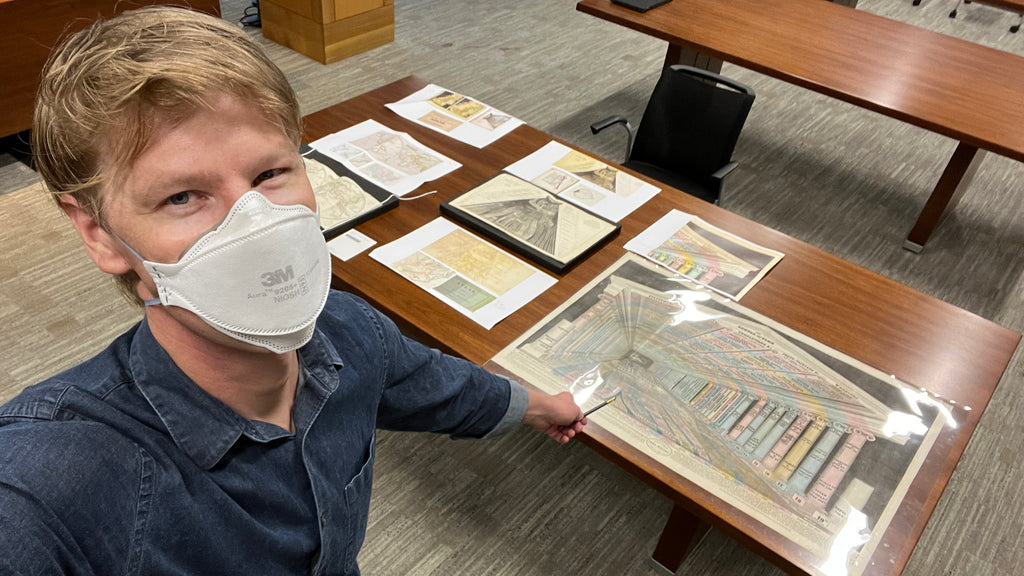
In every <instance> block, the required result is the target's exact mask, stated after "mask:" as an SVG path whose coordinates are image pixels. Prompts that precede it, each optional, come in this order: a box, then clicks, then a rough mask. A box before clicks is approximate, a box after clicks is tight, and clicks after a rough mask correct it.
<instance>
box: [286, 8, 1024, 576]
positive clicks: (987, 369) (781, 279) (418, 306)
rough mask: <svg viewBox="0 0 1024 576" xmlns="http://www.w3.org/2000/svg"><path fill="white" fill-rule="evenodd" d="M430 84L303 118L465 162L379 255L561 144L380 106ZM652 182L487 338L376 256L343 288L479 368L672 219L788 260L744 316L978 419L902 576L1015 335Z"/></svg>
mask: <svg viewBox="0 0 1024 576" xmlns="http://www.w3.org/2000/svg"><path fill="white" fill-rule="evenodd" d="M823 4H824V3H823ZM425 85H426V82H424V81H423V80H421V79H418V78H415V77H409V78H405V79H402V80H399V81H397V82H394V83H392V84H388V85H386V86H383V87H381V88H378V89H377V90H374V91H371V92H368V93H366V94H364V95H362V96H359V97H356V98H353V99H351V100H348V101H346V102H342V103H340V104H337V105H335V106H331V107H330V108H327V109H325V110H321V111H319V112H316V113H314V114H311V115H309V116H307V117H306V121H305V141H306V142H312V141H313V140H316V139H318V138H321V137H323V136H326V135H328V134H331V133H333V132H337V131H340V130H342V129H344V128H347V127H349V126H352V125H355V124H358V123H360V122H362V121H363V120H366V119H368V118H372V119H374V120H376V121H378V122H380V123H381V124H383V125H385V126H387V127H389V128H391V129H394V130H397V131H401V132H406V133H408V134H409V135H411V136H412V137H413V138H415V139H416V140H418V141H419V142H421V143H422V144H424V145H426V146H428V147H430V148H432V149H434V150H437V151H439V152H441V153H443V154H445V155H447V156H449V157H450V158H452V159H454V160H456V161H458V162H460V163H462V167H461V168H459V169H458V170H455V171H454V172H452V173H449V174H448V175H446V176H444V177H442V178H439V179H437V180H435V181H433V182H429V183H427V184H425V185H424V186H423V187H421V188H420V189H418V190H417V191H414V192H413V193H412V194H411V195H413V196H414V195H416V194H418V193H419V192H421V191H426V190H436V191H437V192H438V193H437V194H434V195H430V196H426V197H423V198H420V199H416V200H410V201H403V202H401V203H400V205H399V206H398V208H396V209H394V210H392V211H389V212H387V213H385V214H383V215H381V216H378V217H376V218H374V219H372V220H370V221H368V222H366V223H364V224H362V225H360V226H359V227H358V230H359V231H360V232H362V233H364V234H366V235H367V236H369V237H370V238H372V239H374V240H376V241H377V242H378V245H383V244H386V243H388V242H391V241H392V240H395V239H397V238H399V237H401V236H403V235H405V234H407V233H409V232H411V231H413V230H415V229H417V228H418V227H420V226H422V225H423V224H425V223H427V222H429V221H431V220H433V219H435V218H437V217H438V216H439V215H440V211H439V204H440V203H441V202H442V201H444V200H446V199H449V198H451V197H452V196H454V195H456V194H458V193H461V192H463V191H465V190H467V189H468V188H470V187H472V186H473V185H475V184H478V183H479V182H481V181H483V180H485V179H486V178H488V177H490V176H492V175H494V174H496V173H497V172H499V171H500V170H501V169H502V168H504V167H505V166H508V165H509V164H511V163H513V162H515V161H517V160H519V159H521V158H522V157H524V156H526V155H528V154H530V153H532V152H534V151H535V150H537V149H538V148H540V147H541V146H543V145H544V144H546V143H547V142H549V141H551V140H552V139H554V138H552V137H551V136H549V135H547V134H545V133H543V132H541V131H538V130H536V129H533V128H531V127H529V126H521V127H519V128H517V129H515V130H514V131H513V132H511V133H510V134H508V135H507V136H505V137H503V138H501V139H500V140H498V141H497V142H495V143H493V144H491V145H489V146H487V147H486V148H483V149H477V148H475V147H473V146H470V145H467V144H462V143H460V142H457V141H455V140H453V139H451V138H449V137H447V136H445V135H443V134H440V133H438V132H435V131H433V130H429V129H427V128H424V127H421V126H419V125H417V124H415V123H412V122H409V121H407V120H405V119H403V118H401V117H399V116H398V115H397V114H395V113H393V112H391V111H390V110H388V109H386V108H385V107H384V104H385V103H388V102H395V101H398V100H400V99H402V98H404V97H405V96H408V95H409V94H411V93H413V92H415V91H416V90H418V89H420V88H422V87H423V86H425ZM513 113H514V112H513ZM563 143H564V142H563ZM637 176H638V177H640V178H643V176H640V175H637ZM656 185H658V186H659V187H661V188H663V191H662V192H661V193H660V194H659V195H658V196H656V197H655V198H654V199H652V200H650V201H649V202H647V203H646V204H645V205H644V206H642V207H641V208H639V209H637V210H636V211H635V212H633V213H632V214H631V215H630V216H628V217H626V218H625V219H623V221H622V222H621V224H622V232H621V234H620V235H619V236H618V237H617V238H615V239H614V240H612V241H611V242H610V243H609V244H608V245H606V246H605V247H604V248H602V249H601V250H600V251H598V252H597V253H595V254H594V255H592V256H590V257H589V258H588V259H587V260H585V261H584V262H582V263H581V264H580V265H578V266H577V267H575V268H574V269H572V270H570V271H569V272H568V273H566V274H565V275H562V276H559V277H558V278H559V281H558V283H557V284H556V285H555V286H553V287H552V288H550V289H549V290H547V291H546V292H544V293H543V294H541V295H540V296H539V297H537V298H536V299H535V300H533V301H531V302H530V303H529V304H527V305H526V306H525V307H523V308H522V309H520V310H519V311H517V312H515V313H513V314H512V315H511V316H509V317H508V318H507V319H505V320H503V321H501V322H500V323H498V324H497V325H496V326H495V327H494V328H492V329H490V330H487V329H484V328H483V327H481V326H480V325H478V324H476V323H475V322H473V321H472V320H470V319H468V318H466V317H464V316H463V315H462V314H459V313H458V312H456V311H455V310H453V309H451V308H449V307H448V306H447V305H446V304H444V303H442V302H441V301H440V300H438V299H436V298H435V297H434V296H432V295H430V294H429V293H427V292H426V291H424V290H422V289H420V288H418V287H417V286H415V285H413V284H412V283H411V282H409V281H407V280H405V279H404V278H401V277H400V276H398V275H397V274H396V273H395V272H393V271H391V270H390V269H388V268H386V267H385V266H383V265H381V264H380V263H378V262H377V261H375V260H373V259H371V258H370V257H369V256H368V253H363V254H360V255H358V256H356V257H354V258H352V259H351V260H349V261H347V262H342V261H340V260H338V259H334V262H333V272H334V279H335V284H336V286H337V287H339V288H341V289H345V290H349V291H351V292H354V293H356V294H359V295H361V296H363V297H364V298H366V299H367V300H369V301H370V302H371V303H373V304H374V305H375V306H377V307H378V308H380V309H381V310H382V311H384V312H385V313H387V314H388V315H389V316H390V317H391V318H393V319H394V320H395V321H396V322H397V323H398V324H399V325H400V326H402V327H403V329H405V330H407V331H408V332H409V333H410V334H412V335H414V336H416V337H418V338H420V339H421V340H423V341H424V342H425V343H427V344H430V345H434V346H437V347H439V348H441V349H443V350H445V351H448V352H450V353H454V354H457V355H460V356H463V357H465V358H467V359H469V360H471V361H473V362H475V363H478V364H484V363H486V362H488V360H490V359H491V358H492V357H493V356H494V355H495V354H496V353H497V352H498V351H500V350H501V349H503V348H504V347H506V346H507V345H509V344H510V343H511V342H512V341H513V340H515V339H516V338H517V337H518V336H520V335H521V334H523V333H524V332H526V331H527V330H529V329H530V328H531V327H532V326H533V325H534V324H536V323H537V322H539V321H540V320H541V319H542V318H543V317H544V316H546V315H547V314H548V313H549V312H551V311H552V310H553V309H555V308H556V307H558V306H559V305H560V304H562V303H563V302H564V301H566V300H567V299H568V298H570V297H571V296H572V295H573V294H574V293H576V292H577V291H578V290H579V289H580V288H581V287H582V286H584V285H585V284H586V283H587V282H589V281H590V280H591V279H593V278H594V277H595V276H597V275H598V274H599V273H600V272H601V271H603V270H604V269H606V268H607V267H608V266H610V265H611V264H612V263H613V262H615V261H616V260H617V259H618V258H619V257H620V256H622V255H623V254H624V252H625V250H624V248H623V245H624V244H625V242H627V241H628V240H629V239H631V238H633V237H635V236H636V235H637V234H638V233H639V232H641V231H642V230H644V229H645V228H647V227H648V226H650V225H651V224H652V223H654V222H655V221H656V220H657V219H658V218H660V217H661V216H662V215H664V214H665V213H666V212H668V211H669V210H671V209H673V208H675V209H678V210H682V211H684V212H687V213H690V214H694V215H696V216H699V217H700V218H703V219H704V220H706V221H707V222H709V223H711V224H713V225H715V226H718V227H721V228H723V229H725V230H728V231H730V232H733V233H736V234H738V235H740V236H742V237H743V238H745V239H747V240H749V241H752V242H755V243H757V244H761V245H763V246H766V247H769V248H772V249H775V250H778V251H781V252H783V253H784V254H785V257H784V258H783V259H782V261H781V262H779V264H778V265H777V266H776V267H775V268H773V269H772V271H771V272H770V273H769V274H768V275H767V276H766V277H765V278H764V279H762V280H761V281H760V282H759V283H758V284H757V285H756V286H755V287H754V288H753V289H751V290H750V292H749V293H748V294H747V295H745V296H744V297H743V300H742V304H743V305H744V306H746V307H748V308H750V309H752V310H754V311H755V312H758V313H760V314H763V315H765V316H767V317H769V318H771V319H773V320H776V321H778V322H781V323H782V324H784V325H786V326H788V327H790V328H792V329H795V330H797V331H799V332H802V333H803V334H806V335H808V336H810V337H812V338H814V339H816V340H818V341H820V342H822V343H823V344H825V345H827V346H830V347H832V348H835V349H836V350H838V351H840V352H843V353H846V354H848V355H850V356H852V357H854V358H856V359H858V360H860V361H862V362H864V363H866V364H868V365H869V366H872V367H874V368H877V369H879V370H882V371H883V372H885V373H886V374H892V375H894V376H896V377H897V378H899V379H900V380H902V381H904V382H907V383H909V384H910V385H912V386H914V387H921V388H925V389H927V390H928V391H929V392H930V393H933V394H935V395H938V396H941V397H943V398H945V399H949V400H953V401H955V402H957V404H958V405H960V406H965V405H966V406H970V407H971V408H972V409H971V410H970V411H968V412H964V413H963V414H962V415H961V417H962V421H961V422H958V424H959V428H958V429H957V430H955V431H949V433H943V435H942V437H941V438H940V440H939V442H938V443H937V444H936V448H935V449H933V450H932V452H931V454H930V456H929V457H928V459H927V460H926V461H925V463H924V465H923V467H922V470H921V473H920V474H919V478H920V479H922V480H921V481H920V482H917V483H915V484H914V485H913V486H912V488H911V490H910V491H909V492H908V494H907V496H906V498H905V499H904V506H902V507H901V508H900V510H899V511H898V512H897V515H896V518H895V519H894V520H893V522H892V523H891V524H890V528H889V530H888V532H887V533H886V538H887V540H886V546H887V548H886V549H885V553H886V554H888V555H889V556H887V557H886V558H887V560H886V567H885V568H886V570H883V571H879V572H874V573H879V574H890V573H893V574H898V573H899V571H900V570H902V567H903V565H905V563H906V561H907V559H908V558H909V555H910V551H911V550H912V548H913V545H914V543H916V542H917V539H918V538H919V537H920V534H921V532H922V531H923V530H924V526H925V523H926V522H927V519H928V517H929V516H930V514H931V511H932V509H933V508H934V507H935V504H936V502H937V501H938V498H939V496H940V495H941V493H942V490H943V488H944V487H945V485H946V483H947V481H948V479H949V476H950V475H951V474H952V471H953V468H954V467H955V465H956V462H957V461H958V460H959V458H960V455H961V454H962V453H963V450H964V448H965V447H966V445H967V442H968V440H969V439H970V435H971V433H972V432H973V431H974V429H975V427H976V426H977V424H978V420H979V419H980V418H981V415H982V413H983V411H984V409H985V407H986V405H987V404H988V402H989V399H990V398H991V396H992V393H993V391H994V390H995V387H996V385H997V384H998V382H999V380H1000V378H1001V377H1002V374H1003V372H1004V371H1005V369H1006V367H1007V365H1008V363H1009V361H1010V357H1011V356H1012V354H1013V352H1014V350H1015V349H1016V347H1017V345H1018V342H1019V341H1020V335H1019V334H1017V333H1015V332H1013V331H1011V330H1008V329H1006V328H1003V327H1000V326H998V325H996V324H994V323H992V322H990V321H988V320H985V319H983V318H980V317H978V316H976V315H974V314H971V313H969V312H966V311H964V310H961V309H959V308H956V307H954V306H952V305H950V304H947V303H945V302H942V301H940V300H937V299H935V298H932V297H930V296H927V295H925V294H922V293H920V292H916V291H914V290H912V289H910V288H908V287H906V286H903V285H901V284H899V283H897V282H894V281H892V280H890V279H888V278H885V277H883V276H880V275H878V274H875V273H873V272H870V271H868V270H866V269H864V268H861V267H858V266H856V265H854V264H851V263H849V262H846V261H844V260H842V259H840V258H837V257H835V256H832V255H830V254H828V253H826V252H823V251H821V250H819V249H817V248H815V247H813V246H810V245H808V244H805V243H803V242H801V241H799V240H796V239H793V238H790V237H788V236H786V235H784V234H782V233H780V232H777V231H775V230H772V229H769V228H766V227H764V226H761V225H759V224H757V223H755V222H752V221H750V220H747V219H745V218H742V217H740V216H737V215H735V214H732V213H730V212H728V211H726V210H724V209H721V208H719V207H717V206H714V205H711V204H708V203H706V202H703V201H701V200H697V199H695V198H693V197H691V196H688V195H686V194H682V193H681V192H679V191H677V190H674V189H670V188H666V187H664V186H663V185H660V184H656ZM584 441H585V442H587V443H588V444H589V445H590V446H592V447H593V448H594V449H595V450H597V451H598V452H600V453H602V454H603V455H605V456H607V457H609V458H610V459H612V460H614V461H615V462H616V463H618V464H619V465H621V466H623V467H624V468H625V469H627V470H628V471H630V472H631V473H634V474H636V475H637V476H638V477H640V478H641V479H643V480H644V481H646V482H648V483H650V484H651V485H652V486H655V487H656V488H658V489H659V490H662V491H663V492H664V493H665V494H666V495H668V496H669V497H671V498H672V499H673V500H674V501H675V503H676V506H677V509H680V510H682V509H685V510H686V511H687V512H688V513H692V514H694V515H695V516H696V517H698V518H700V519H703V520H705V521H707V522H710V523H712V524H714V525H715V526H716V527H718V528H720V529H722V530H724V531H725V532H727V533H729V534H731V535H733V536H734V537H736V538H737V539H739V540H741V541H742V542H744V543H745V544H747V545H748V546H750V547H751V548H753V549H755V550H756V551H758V552H759V553H761V554H762V555H764V556H765V557H767V558H768V559H769V560H772V561H775V562H777V563H778V564H779V565H780V566H783V567H785V568H787V569H790V570H795V571H797V572H807V571H810V570H811V568H809V567H811V566H813V565H814V560H813V559H811V558H809V557H808V555H807V553H806V552H805V551H802V550H801V549H798V548H796V547H794V546H791V545H787V541H786V539H785V538H783V537H781V536H779V535H778V534H776V533H775V532H773V531H771V530H769V529H767V528H765V527H764V526H760V525H758V524H757V523H755V522H752V521H751V520H750V519H749V518H747V517H746V516H745V515H744V514H743V513H741V512H739V511H738V510H735V509H733V508H732V507H731V506H729V505H728V504H727V503H725V502H722V501H720V500H718V499H717V498H715V497H713V496H711V495H710V494H708V493H706V492H705V491H703V490H701V489H700V488H699V487H697V486H696V485H694V484H692V483H690V482H688V481H687V480H686V479H685V478H682V477H680V476H679V475H677V474H674V473H672V472H671V471H669V470H667V469H666V468H665V467H664V466H661V465H660V464H658V463H657V462H654V461H653V460H651V459H650V458H647V457H645V456H644V455H643V454H641V453H639V452H638V451H637V450H636V449H634V448H631V447H629V446H627V445H624V443H622V442H621V441H618V440H617V439H616V438H614V437H613V436H612V435H610V434H608V433H607V432H606V431H603V430H601V429H600V428H599V427H596V426H594V427H588V429H587V430H586V435H585V437H584ZM892 566H895V567H896V569H895V570H893V569H892ZM868 573H871V572H868Z"/></svg>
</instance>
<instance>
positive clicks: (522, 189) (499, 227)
mask: <svg viewBox="0 0 1024 576" xmlns="http://www.w3.org/2000/svg"><path fill="white" fill-rule="evenodd" d="M446 204H447V205H448V207H446V209H445V211H446V213H450V214H451V215H452V216H453V217H459V216H460V215H461V216H462V217H465V216H469V217H471V218H475V219H478V220H479V222H480V223H482V224H483V225H485V226H486V227H490V228H493V229H494V230H496V231H498V232H500V233H503V234H505V235H507V236H509V237H510V238H511V239H512V240H513V241H514V242H517V243H521V244H523V245H525V246H526V247H527V248H529V249H531V250H533V251H536V252H540V253H541V254H542V255H544V256H546V257H548V258H551V259H553V260H555V261H557V262H559V263H562V264H565V263H568V262H571V261H572V260H574V259H575V258H577V257H578V256H580V255H581V254H583V253H584V252H586V251H587V250H589V249H590V248H592V247H593V246H595V245H596V244H598V243H599V242H601V241H602V240H604V239H606V238H608V237H609V235H611V234H613V233H614V232H615V231H616V230H617V227H616V225H615V224H614V223H612V222H608V221H607V220H604V219H602V218H598V217H596V216H594V215H593V214H590V213H588V212H586V211H584V210H581V209H579V208H578V207H576V206H574V205H572V204H570V203H568V202H565V201H564V200H561V199H560V198H558V197H557V196H555V195H553V194H551V193H549V192H547V191H545V190H544V189H542V188H540V187H538V186H536V185H534V184H531V183H529V182H526V181H525V180H522V179H520V178H517V177H515V176H513V175H511V174H508V173H505V172H502V173H500V174H498V175H497V176H495V177H493V178H491V179H489V180H487V181H485V182H483V183H482V184H480V185H478V186H476V187H475V188H472V189H470V190H469V191H467V192H464V193H463V194H461V195H459V196H458V197H456V198H454V199H452V200H451V201H449V202H447V203H446ZM451 209H454V213H452V212H451Z"/></svg>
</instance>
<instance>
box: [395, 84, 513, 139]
mask: <svg viewBox="0 0 1024 576" xmlns="http://www.w3.org/2000/svg"><path fill="white" fill-rule="evenodd" d="M385 106H387V107H388V108H390V109H391V110H392V111H394V112H395V113H397V114H398V115H399V116H401V117H403V118H405V119H407V120H412V121H413V122H416V123H417V124H420V125H422V126H426V127H427V128H430V129H432V130H436V131H438V132H441V133H442V134H447V135H449V136H451V137H452V138H455V139H456V140H458V141H460V142H465V143H466V144H472V145H473V146H476V147H477V148H483V147H484V146H487V145H488V144H490V143H491V142H494V141H495V140H497V139H498V138H501V137H502V136H504V135H505V134H508V133H509V132H511V131H512V130H514V129H515V128H516V127H518V126H520V125H521V124H523V121H522V120H519V119H518V118H513V117H512V116H510V115H508V114H505V113H504V112H501V111H500V110H495V109H494V108H492V107H490V106H488V105H486V104H484V103H482V102H479V101H477V100H474V99H472V98H469V97H468V96H463V95H462V94H458V93H456V92H452V91H451V90H446V89H444V88H442V87H440V86H438V85H436V84H430V85H429V86H427V87H426V88H423V89H422V90H418V91H416V92H415V93H413V94H411V95H409V96H406V97H405V98H403V99H401V100H399V101H398V102H392V103H390V104H385Z"/></svg>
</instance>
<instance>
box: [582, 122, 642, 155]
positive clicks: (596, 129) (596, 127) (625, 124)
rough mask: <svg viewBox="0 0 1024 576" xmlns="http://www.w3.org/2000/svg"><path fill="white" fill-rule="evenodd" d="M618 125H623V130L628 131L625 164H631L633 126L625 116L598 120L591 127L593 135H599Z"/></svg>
mask: <svg viewBox="0 0 1024 576" xmlns="http://www.w3.org/2000/svg"><path fill="white" fill-rule="evenodd" d="M616 124H622V126H623V128H625V129H626V154H625V156H624V159H623V162H629V154H630V152H632V150H633V126H632V125H631V124H630V123H629V120H626V117H625V116H609V117H607V118H605V119H604V120H598V121H597V122H594V123H593V124H591V125H590V132H591V134H597V133H598V132H600V131H602V130H604V129H605V128H607V127H609V126H614V125H616Z"/></svg>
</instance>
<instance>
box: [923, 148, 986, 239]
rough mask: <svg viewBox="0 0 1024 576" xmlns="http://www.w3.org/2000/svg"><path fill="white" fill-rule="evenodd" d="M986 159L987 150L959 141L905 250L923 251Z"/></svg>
mask: <svg viewBox="0 0 1024 576" xmlns="http://www.w3.org/2000/svg"><path fill="white" fill-rule="evenodd" d="M984 156H985V151H984V150H981V151H979V150H978V147H977V146H971V145H970V144H964V143H963V142H960V143H959V144H957V146H956V150H954V151H953V157H952V158H950V159H949V163H948V164H946V169H945V170H943V171H942V176H940V177H939V182H938V184H936V185H935V189H934V190H932V194H931V196H929V197H928V201H927V202H925V204H924V208H922V209H921V213H920V214H919V215H918V216H917V222H915V223H914V227H913V228H912V229H911V230H910V234H908V235H907V239H906V240H905V241H904V242H903V247H904V248H906V249H907V250H910V251H911V252H915V253H919V252H921V250H923V249H924V245H925V242H927V241H928V237H929V236H931V234H932V231H933V230H934V229H935V226H936V225H938V223H939V220H940V219H941V218H942V213H943V211H945V210H946V207H947V206H948V207H951V208H952V207H954V206H956V203H957V201H959V200H960V196H961V195H962V194H963V192H964V189H965V188H967V186H968V184H970V182H971V177H973V176H974V172H975V171H976V170H977V169H978V164H980V163H981V159H982V158H983V157H984Z"/></svg>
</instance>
